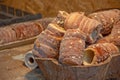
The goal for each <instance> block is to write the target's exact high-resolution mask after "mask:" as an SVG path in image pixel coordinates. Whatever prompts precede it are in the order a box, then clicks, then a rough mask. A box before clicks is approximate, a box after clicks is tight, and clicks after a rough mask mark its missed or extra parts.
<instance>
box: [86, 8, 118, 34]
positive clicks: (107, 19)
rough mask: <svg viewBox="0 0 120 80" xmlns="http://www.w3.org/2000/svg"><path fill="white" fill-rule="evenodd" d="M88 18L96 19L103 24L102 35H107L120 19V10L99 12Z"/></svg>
mask: <svg viewBox="0 0 120 80" xmlns="http://www.w3.org/2000/svg"><path fill="white" fill-rule="evenodd" d="M88 17H90V18H92V19H95V20H97V21H99V22H101V23H102V24H103V29H102V30H101V33H102V34H103V35H107V34H109V33H110V32H111V30H112V28H113V24H114V23H116V22H117V21H118V20H119V19H120V10H117V9H112V10H106V11H99V12H95V13H92V14H90V15H88Z"/></svg>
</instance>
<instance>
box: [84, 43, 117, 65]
mask: <svg viewBox="0 0 120 80" xmlns="http://www.w3.org/2000/svg"><path fill="white" fill-rule="evenodd" d="M117 53H119V49H118V48H117V46H115V45H114V44H112V43H97V44H93V45H90V46H89V47H88V48H87V49H86V50H85V54H84V57H85V58H84V62H85V65H86V63H87V62H90V63H88V64H91V65H92V64H96V63H101V62H103V61H105V60H106V59H107V58H108V57H110V56H111V55H114V54H117ZM92 54H93V55H92ZM88 55H91V56H88ZM91 57H92V59H91ZM89 59H91V61H89Z"/></svg>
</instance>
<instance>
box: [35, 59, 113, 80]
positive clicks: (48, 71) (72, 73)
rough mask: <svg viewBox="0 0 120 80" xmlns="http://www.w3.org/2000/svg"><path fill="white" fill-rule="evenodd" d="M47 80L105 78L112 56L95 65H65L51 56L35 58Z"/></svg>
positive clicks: (100, 79)
mask: <svg viewBox="0 0 120 80" xmlns="http://www.w3.org/2000/svg"><path fill="white" fill-rule="evenodd" d="M35 60H36V61H37V63H38V65H39V68H40V69H41V71H42V72H43V75H44V77H45V78H46V80H105V77H106V73H107V71H108V67H109V63H110V61H111V57H110V58H109V59H108V60H106V61H105V62H103V63H101V64H98V65H93V66H65V65H61V64H59V63H58V61H57V60H55V59H51V58H35Z"/></svg>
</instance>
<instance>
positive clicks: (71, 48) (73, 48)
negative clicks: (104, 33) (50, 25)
mask: <svg viewBox="0 0 120 80" xmlns="http://www.w3.org/2000/svg"><path fill="white" fill-rule="evenodd" d="M82 34H83V32H81V31H80V30H79V29H68V30H67V31H66V33H65V35H64V37H63V39H62V42H61V45H60V54H59V61H60V62H61V63H63V64H65V65H81V64H82V55H83V50H84V48H85V38H84V35H82Z"/></svg>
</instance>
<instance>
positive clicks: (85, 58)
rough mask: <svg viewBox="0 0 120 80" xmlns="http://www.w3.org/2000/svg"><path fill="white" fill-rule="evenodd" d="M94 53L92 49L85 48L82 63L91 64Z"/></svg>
mask: <svg viewBox="0 0 120 80" xmlns="http://www.w3.org/2000/svg"><path fill="white" fill-rule="evenodd" d="M94 56H95V53H94V51H93V50H89V49H88V50H86V51H85V53H84V56H83V61H84V65H88V64H92V62H93V60H94Z"/></svg>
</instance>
